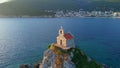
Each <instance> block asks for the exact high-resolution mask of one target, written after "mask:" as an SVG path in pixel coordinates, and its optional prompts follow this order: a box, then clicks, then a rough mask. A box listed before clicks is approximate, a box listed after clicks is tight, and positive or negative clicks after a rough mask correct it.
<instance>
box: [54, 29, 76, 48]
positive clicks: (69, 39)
mask: <svg viewBox="0 0 120 68" xmlns="http://www.w3.org/2000/svg"><path fill="white" fill-rule="evenodd" d="M56 46H58V47H60V48H62V49H69V48H72V47H73V48H74V47H75V43H74V39H73V36H72V35H71V34H70V33H64V30H63V29H62V27H61V28H60V29H59V35H58V36H57V43H56Z"/></svg>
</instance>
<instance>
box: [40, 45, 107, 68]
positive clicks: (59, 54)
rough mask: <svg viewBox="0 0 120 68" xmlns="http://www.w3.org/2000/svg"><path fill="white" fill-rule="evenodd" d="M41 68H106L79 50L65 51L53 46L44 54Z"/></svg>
mask: <svg viewBox="0 0 120 68" xmlns="http://www.w3.org/2000/svg"><path fill="white" fill-rule="evenodd" d="M39 68H105V67H103V65H102V64H98V63H97V62H95V61H94V60H93V59H91V58H90V57H88V56H87V55H85V53H84V52H82V51H81V50H80V49H78V48H70V49H68V50H63V49H61V48H59V47H56V46H54V45H53V44H52V45H50V46H49V49H48V50H46V51H45V52H44V57H43V60H42V62H41V63H40V66H39Z"/></svg>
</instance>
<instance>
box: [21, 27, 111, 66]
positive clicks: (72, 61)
mask: <svg viewBox="0 0 120 68" xmlns="http://www.w3.org/2000/svg"><path fill="white" fill-rule="evenodd" d="M24 66H25V65H24ZM21 68H30V67H27V66H26V67H21ZM34 68H110V67H108V66H106V65H104V64H99V63H97V62H96V61H95V60H93V59H91V58H90V57H88V56H87V55H86V54H85V53H84V52H82V51H81V50H80V49H78V48H77V47H76V46H75V43H74V37H73V36H72V35H71V34H70V33H64V30H63V29H62V27H61V28H60V29H59V35H58V36H57V42H56V43H52V44H50V45H49V46H48V49H47V50H46V51H45V52H44V56H43V60H42V62H41V63H39V64H38V65H36V66H34Z"/></svg>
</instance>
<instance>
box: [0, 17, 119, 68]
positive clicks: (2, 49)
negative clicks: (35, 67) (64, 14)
mask: <svg viewBox="0 0 120 68" xmlns="http://www.w3.org/2000/svg"><path fill="white" fill-rule="evenodd" d="M61 25H62V26H63V28H64V30H65V31H66V32H71V33H72V34H73V35H74V37H75V43H76V44H77V47H79V48H80V49H81V50H83V51H84V52H85V53H86V54H87V55H88V56H90V57H92V58H93V59H95V60H96V61H97V62H99V63H104V64H107V65H110V66H111V67H112V68H120V58H119V57H120V19H118V18H0V68H18V67H19V65H20V64H35V63H37V62H40V60H41V59H42V57H43V52H44V51H45V50H46V49H47V46H48V45H49V44H50V43H53V42H56V36H57V34H58V29H59V27H60V26H61Z"/></svg>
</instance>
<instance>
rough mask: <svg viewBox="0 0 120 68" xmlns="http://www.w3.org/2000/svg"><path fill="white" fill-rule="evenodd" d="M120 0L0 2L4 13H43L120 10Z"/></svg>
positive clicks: (18, 0)
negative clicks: (44, 11)
mask: <svg viewBox="0 0 120 68" xmlns="http://www.w3.org/2000/svg"><path fill="white" fill-rule="evenodd" d="M119 7H120V1H119V0H13V1H11V2H6V3H3V4H0V14H3V15H41V14H44V13H43V12H42V11H41V10H58V9H59V10H78V9H84V10H88V11H89V10H114V11H120V8H119Z"/></svg>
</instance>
